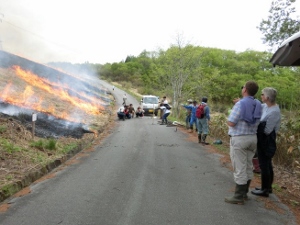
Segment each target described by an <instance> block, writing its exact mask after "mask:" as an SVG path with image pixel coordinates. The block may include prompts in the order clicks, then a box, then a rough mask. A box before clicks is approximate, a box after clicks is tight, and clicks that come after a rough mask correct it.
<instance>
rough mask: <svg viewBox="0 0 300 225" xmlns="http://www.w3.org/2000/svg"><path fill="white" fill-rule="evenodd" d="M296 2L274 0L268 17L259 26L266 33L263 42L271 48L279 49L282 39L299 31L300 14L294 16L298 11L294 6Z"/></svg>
mask: <svg viewBox="0 0 300 225" xmlns="http://www.w3.org/2000/svg"><path fill="white" fill-rule="evenodd" d="M295 2H296V0H275V1H272V4H271V8H270V10H269V13H270V15H269V16H268V19H267V20H264V19H263V20H262V21H261V22H260V25H259V27H257V28H258V29H259V30H260V31H261V32H262V33H263V35H264V37H263V38H262V40H263V43H264V44H267V45H268V46H270V47H271V49H270V50H273V49H274V48H276V49H277V47H278V46H279V45H280V44H281V42H282V41H284V40H285V39H287V38H288V37H290V36H292V35H293V34H294V33H296V32H298V31H299V29H300V21H299V19H298V16H297V17H296V18H292V17H293V15H294V13H295V12H296V9H295V7H294V6H293V4H294V3H295Z"/></svg>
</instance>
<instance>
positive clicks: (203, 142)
mask: <svg viewBox="0 0 300 225" xmlns="http://www.w3.org/2000/svg"><path fill="white" fill-rule="evenodd" d="M206 137H207V134H203V136H202V145H209V143H207V142H205V139H206Z"/></svg>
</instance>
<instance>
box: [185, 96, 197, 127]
mask: <svg viewBox="0 0 300 225" xmlns="http://www.w3.org/2000/svg"><path fill="white" fill-rule="evenodd" d="M182 106H183V107H184V108H186V109H188V110H191V119H190V132H191V133H192V132H193V125H194V124H195V126H196V130H198V125H197V118H196V109H197V108H198V104H197V101H193V104H192V105H183V104H182Z"/></svg>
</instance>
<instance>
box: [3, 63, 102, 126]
mask: <svg viewBox="0 0 300 225" xmlns="http://www.w3.org/2000/svg"><path fill="white" fill-rule="evenodd" d="M12 68H13V70H14V72H15V73H14V74H16V75H17V76H18V77H19V78H21V79H22V80H24V81H25V82H26V83H27V84H28V85H27V86H23V87H21V86H18V87H16V86H14V85H13V83H12V82H9V83H8V84H7V85H6V86H5V87H4V89H2V91H0V99H1V100H2V101H3V102H7V103H9V104H12V105H16V106H20V107H23V108H27V109H33V110H36V111H39V112H44V113H47V114H51V115H54V116H55V117H57V118H62V119H66V120H69V121H73V122H80V123H84V122H86V121H83V120H82V118H84V119H85V120H86V119H87V115H91V116H93V115H100V114H101V111H102V110H104V106H103V101H102V100H100V99H97V98H95V97H91V96H88V95H86V94H85V93H78V92H77V91H76V90H72V89H71V88H69V87H68V86H67V85H63V84H60V83H55V82H50V81H49V80H48V79H46V78H41V77H39V76H38V75H35V74H34V73H32V72H30V71H25V70H23V69H22V68H20V67H19V66H13V67H12ZM21 89H22V90H21ZM39 90H42V92H40V91H39ZM68 91H72V93H76V94H77V95H78V96H82V98H83V99H85V100H86V101H85V100H83V99H81V98H79V97H74V96H71V95H70V94H69V92H68ZM45 92H46V93H49V94H50V95H51V97H53V98H52V100H49V101H44V98H43V96H42V95H44V93H45ZM49 94H47V95H49ZM45 95H46V94H45ZM56 99H59V100H61V101H59V102H62V101H63V102H66V104H65V105H64V104H61V103H60V104H58V105H57V104H56ZM51 102H53V103H52V104H50V103H51ZM57 102H58V101H57ZM73 114H74V115H73Z"/></svg>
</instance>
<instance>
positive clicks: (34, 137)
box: [0, 51, 113, 200]
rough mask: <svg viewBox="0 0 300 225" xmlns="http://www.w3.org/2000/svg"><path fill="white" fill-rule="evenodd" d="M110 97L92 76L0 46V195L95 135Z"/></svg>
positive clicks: (104, 119)
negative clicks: (75, 73) (48, 64)
mask: <svg viewBox="0 0 300 225" xmlns="http://www.w3.org/2000/svg"><path fill="white" fill-rule="evenodd" d="M112 100H113V97H112V96H111V95H109V94H108V93H107V92H106V89H105V88H104V87H102V85H100V83H99V79H98V78H96V77H93V76H87V75H81V76H78V75H77V76H76V75H71V74H68V73H65V72H62V71H60V70H55V69H53V68H51V67H48V66H45V65H41V64H38V63H35V62H32V61H30V60H27V59H24V58H21V57H19V56H16V55H12V54H9V53H7V52H4V51H0V136H1V137H0V200H3V199H5V198H6V197H8V196H10V195H11V194H13V193H15V192H16V191H18V190H19V188H20V187H26V186H28V185H29V184H31V183H32V182H33V181H35V180H36V179H38V178H39V177H41V176H42V175H44V174H46V173H47V172H49V171H51V170H52V169H53V168H54V167H56V166H57V165H59V164H60V163H62V162H64V161H65V160H66V159H67V158H68V157H70V156H71V155H72V154H74V153H75V152H78V151H80V150H82V149H83V148H86V147H88V146H90V145H91V143H93V142H94V141H95V140H97V137H98V135H99V134H101V133H102V132H103V131H104V128H105V127H107V123H109V122H110V121H109V120H110V112H111V107H112V106H113V105H112V104H111V102H112ZM33 113H34V114H36V115H37V120H36V121H33V116H32V114H33Z"/></svg>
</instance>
